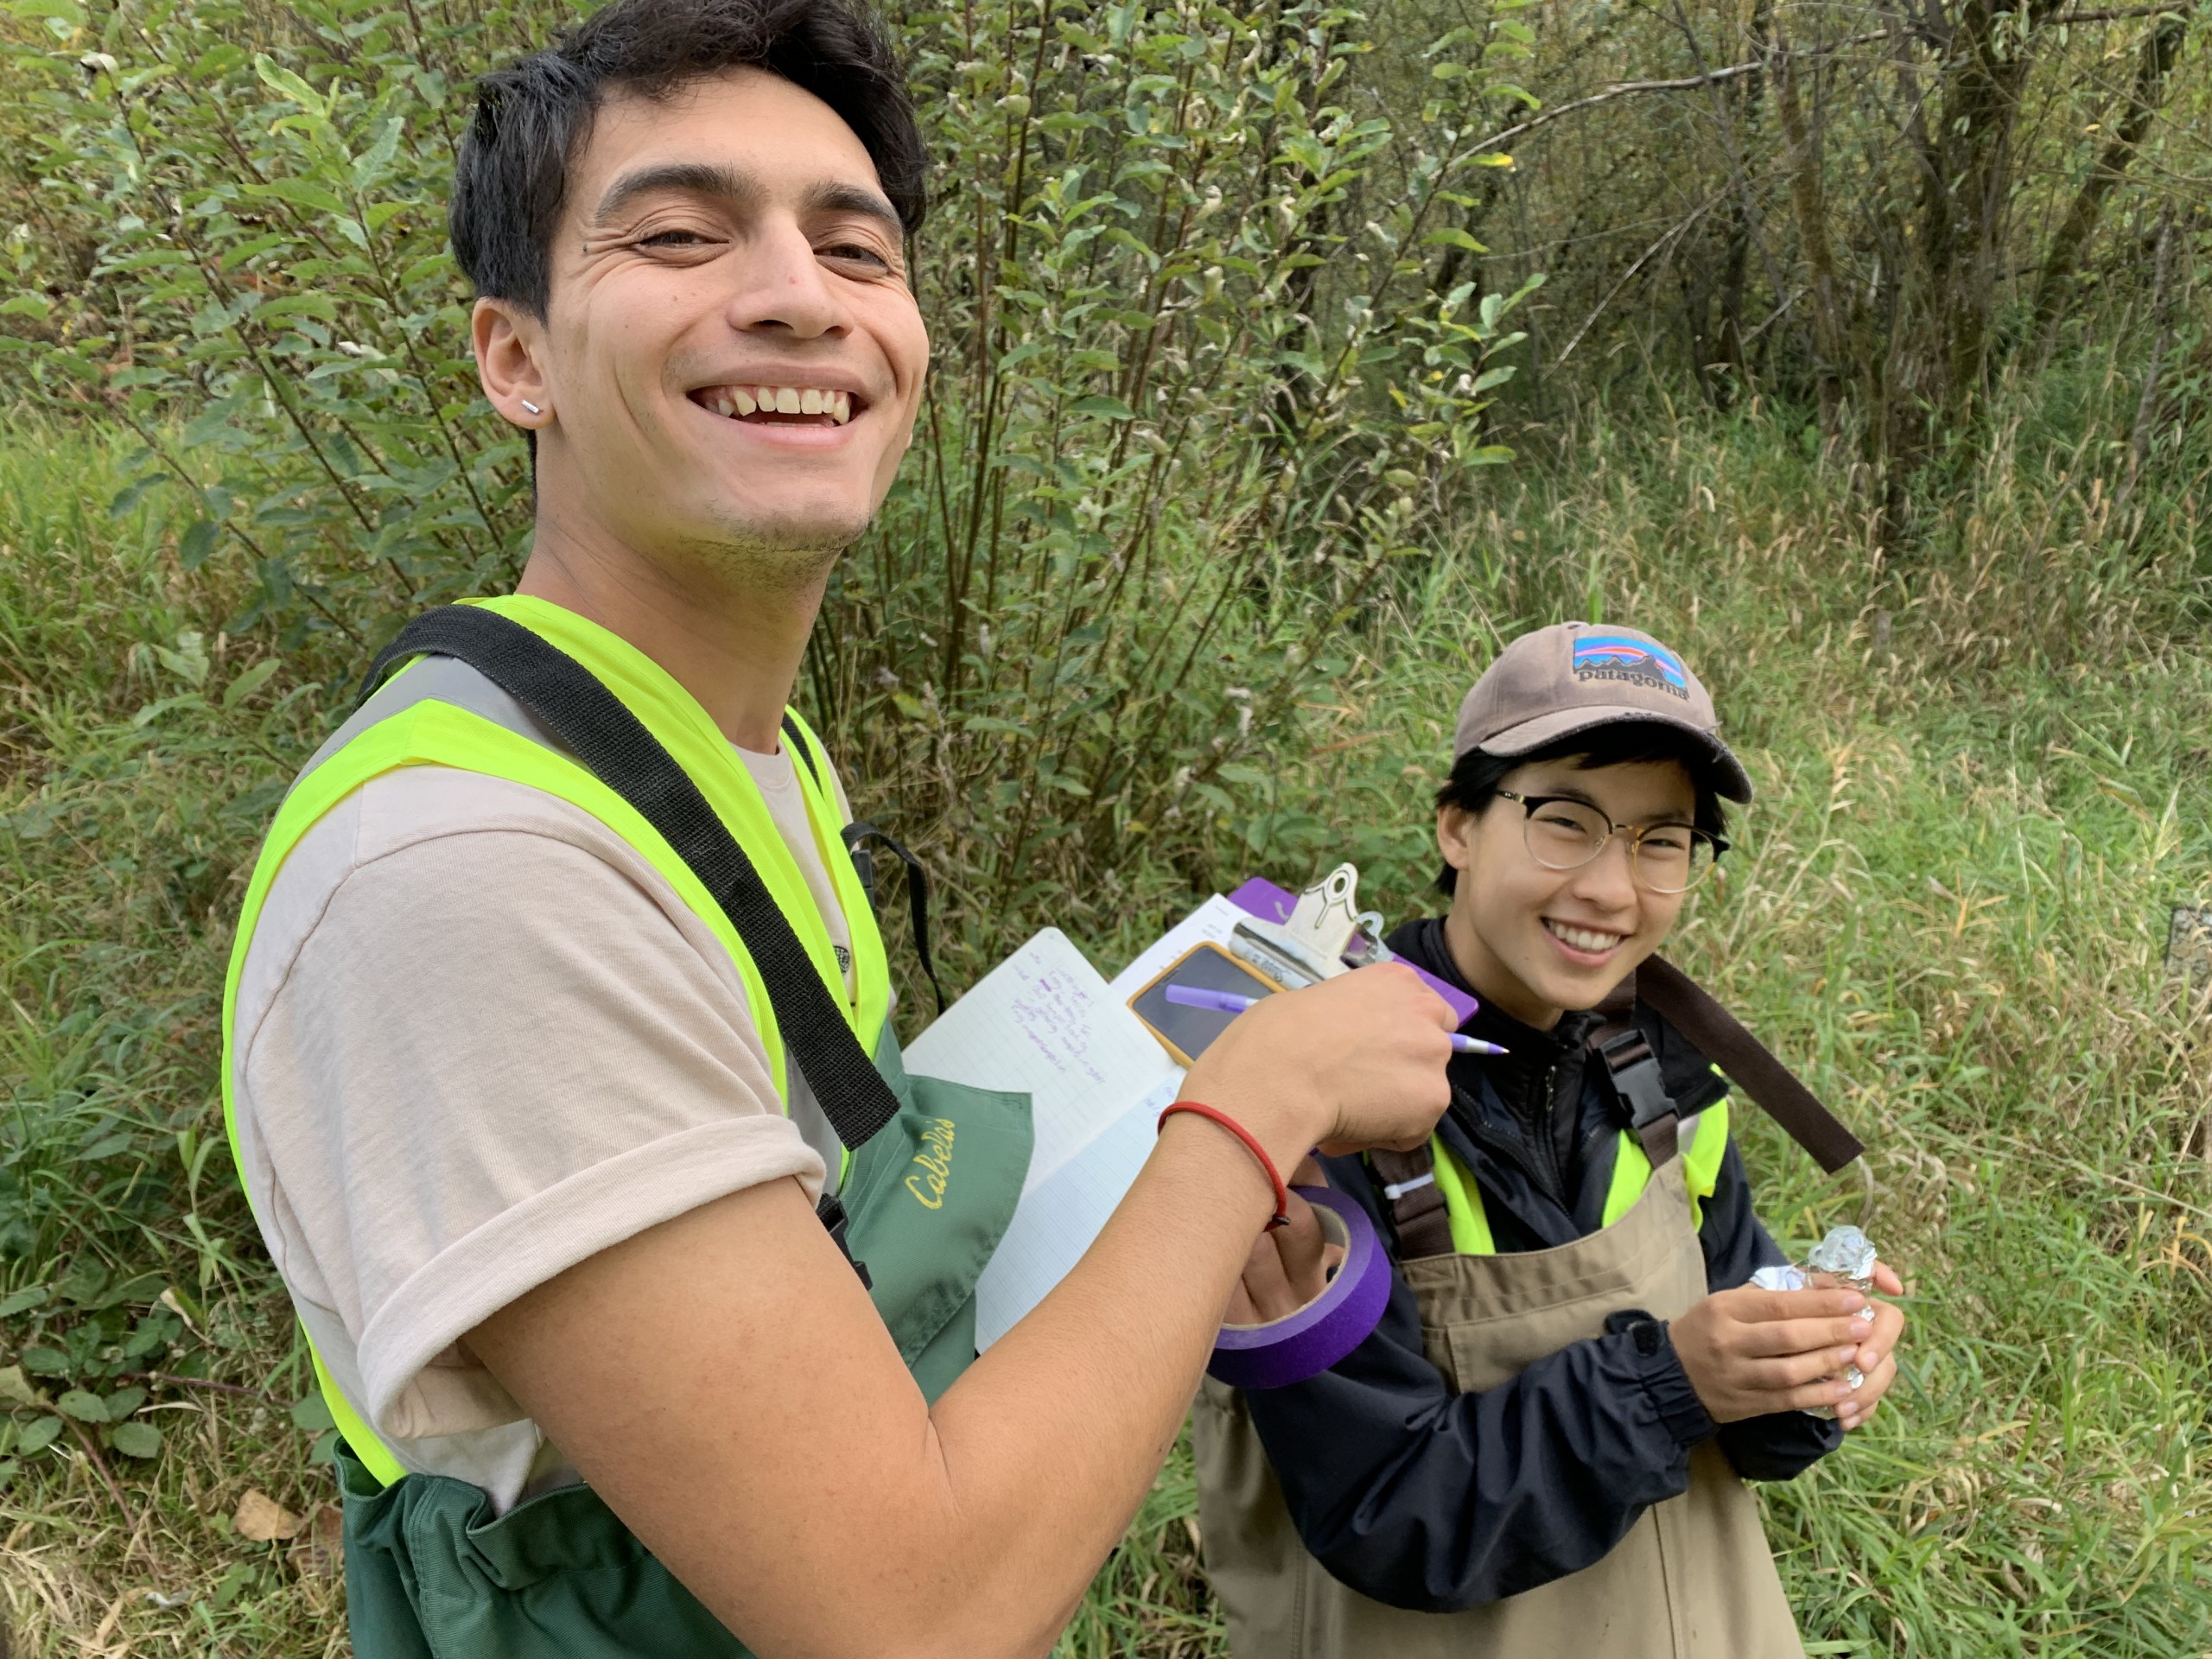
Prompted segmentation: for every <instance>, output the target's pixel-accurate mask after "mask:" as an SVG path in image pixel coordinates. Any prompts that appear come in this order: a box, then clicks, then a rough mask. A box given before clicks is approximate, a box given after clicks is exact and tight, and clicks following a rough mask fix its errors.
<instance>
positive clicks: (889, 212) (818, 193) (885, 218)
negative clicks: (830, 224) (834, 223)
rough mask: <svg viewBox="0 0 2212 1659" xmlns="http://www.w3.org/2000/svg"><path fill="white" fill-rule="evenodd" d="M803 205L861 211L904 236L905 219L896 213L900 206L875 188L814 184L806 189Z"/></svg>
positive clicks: (810, 209)
mask: <svg viewBox="0 0 2212 1659" xmlns="http://www.w3.org/2000/svg"><path fill="white" fill-rule="evenodd" d="M802 205H803V206H804V207H805V208H806V210H807V211H808V212H809V213H862V214H865V215H866V216H867V217H868V218H870V219H879V220H880V221H881V222H882V224H883V226H884V228H885V229H887V230H888V231H889V232H891V233H892V234H893V236H896V237H899V238H901V239H904V238H905V237H906V221H905V220H904V219H900V218H899V210H898V209H897V208H896V207H893V206H892V205H891V204H890V202H888V201H887V200H885V199H884V198H883V197H882V196H881V195H880V194H878V193H877V192H875V191H874V190H868V189H863V188H861V186H859V185H857V184H836V183H823V184H817V185H816V186H815V187H814V188H811V189H810V190H809V191H808V192H807V193H806V195H805V198H804V202H803V204H802Z"/></svg>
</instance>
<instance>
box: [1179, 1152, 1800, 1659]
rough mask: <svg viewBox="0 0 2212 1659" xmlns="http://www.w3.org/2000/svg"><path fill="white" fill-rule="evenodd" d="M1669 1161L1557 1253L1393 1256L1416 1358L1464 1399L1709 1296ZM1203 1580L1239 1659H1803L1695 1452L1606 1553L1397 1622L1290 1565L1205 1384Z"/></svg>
mask: <svg viewBox="0 0 2212 1659" xmlns="http://www.w3.org/2000/svg"><path fill="white" fill-rule="evenodd" d="M1683 1165H1684V1160H1682V1159H1680V1158H1673V1159H1669V1160H1667V1161H1666V1162H1665V1163H1663V1164H1662V1166H1660V1167H1659V1168H1658V1169H1656V1170H1655V1171H1653V1173H1652V1174H1651V1177H1650V1179H1649V1180H1648V1181H1646V1182H1645V1183H1644V1185H1643V1193H1642V1196H1641V1197H1639V1198H1637V1200H1636V1202H1635V1203H1634V1205H1632V1206H1631V1207H1630V1209H1629V1210H1628V1211H1627V1213H1626V1214H1625V1215H1624V1216H1623V1217H1621V1218H1620V1219H1619V1220H1618V1221H1616V1222H1614V1223H1613V1224H1611V1225H1610V1226H1607V1227H1605V1228H1603V1229H1601V1230H1599V1231H1597V1232H1594V1233H1592V1234H1590V1235H1588V1236H1586V1237H1583V1238H1579V1239H1577V1240H1575V1241H1574V1243H1571V1244H1564V1245H1561V1246H1560V1247H1559V1248H1558V1249H1549V1250H1535V1251H1530V1252H1527V1253H1524V1254H1515V1255H1466V1254H1462V1253H1459V1252H1457V1251H1453V1252H1450V1253H1447V1254H1444V1255H1428V1256H1423V1257H1420V1258H1417V1259H1415V1260H1413V1261H1410V1262H1405V1263H1403V1264H1402V1271H1403V1273H1404V1274H1405V1276H1406V1281H1407V1282H1408V1285H1409V1286H1410V1287H1411V1288H1412V1290H1413V1293H1414V1298H1415V1300H1417V1301H1418V1302H1419V1303H1420V1305H1421V1334H1422V1338H1423V1342H1424V1344H1425V1346H1426V1347H1427V1354H1428V1358H1429V1361H1430V1363H1432V1364H1433V1365H1434V1366H1436V1368H1437V1369H1438V1370H1440V1371H1441V1372H1443V1374H1444V1377H1445V1381H1446V1384H1447V1386H1449V1387H1451V1388H1452V1389H1457V1390H1459V1391H1461V1392H1475V1391H1479V1390H1481V1389H1492V1388H1496V1387H1497V1386H1498V1385H1499V1384H1500V1383H1504V1382H1506V1381H1507V1380H1508V1379H1510V1377H1512V1376H1515V1375H1516V1373H1517V1372H1519V1371H1520V1370H1522V1369H1523V1368H1525V1367H1526V1366H1528V1365H1529V1364H1530V1363H1533V1362H1534V1361H1535V1360H1538V1359H1541V1358H1542V1357H1544V1356H1545V1355H1547V1354H1552V1353H1556V1352H1557V1351H1559V1350H1560V1349H1561V1348H1564V1347H1565V1346H1567V1344H1569V1343H1573V1342H1580V1341H1584V1340H1586V1339H1588V1338H1595V1337H1599V1336H1602V1335H1603V1334H1605V1319H1606V1316H1607V1315H1608V1314H1611V1313H1617V1312H1620V1311H1623V1310H1625V1309H1630V1308H1639V1309H1643V1310H1644V1311H1645V1312H1648V1313H1650V1314H1651V1315H1652V1316H1653V1317H1655V1318H1656V1319H1679V1318H1680V1317H1681V1315H1682V1314H1684V1313H1688V1311H1689V1309H1690V1308H1691V1306H1693V1305H1694V1304H1695V1303H1696V1302H1698V1301H1699V1300H1702V1298H1703V1297H1704V1295H1705V1294H1706V1281H1705V1255H1704V1252H1703V1250H1702V1249H1700V1246H1699V1243H1698V1236H1697V1230H1696V1228H1695V1226H1694V1224H1692V1220H1691V1215H1690V1203H1689V1193H1688V1189H1687V1187H1686V1186H1685V1185H1684V1175H1683ZM1192 1439H1193V1440H1194V1442H1195V1444H1196V1447H1197V1452H1198V1491H1199V1518H1200V1522H1201V1525H1202V1529H1203V1536H1204V1539H1205V1559H1206V1569H1207V1573H1208V1574H1209V1576H1210V1577H1211V1579H1212V1580H1213V1584H1214V1589H1215V1592H1216V1593H1217V1595H1218V1596H1219V1597H1220V1599H1221V1603H1222V1606H1223V1608H1224V1611H1225V1612H1226V1613H1227V1615H1228V1618H1229V1632H1230V1648H1231V1650H1232V1651H1233V1652H1234V1654H1235V1656H1236V1659H1368V1656H1385V1655H1387V1656H1389V1659H1554V1656H1559V1659H1569V1656H1571V1659H1692V1656H1694V1659H1801V1656H1802V1654H1803V1651H1804V1649H1803V1647H1802V1644H1801V1643H1800V1642H1799V1640H1798V1637H1797V1629H1796V1621H1795V1620H1794V1619H1793V1618H1792V1617H1791V1615H1790V1611H1789V1602H1788V1601H1787V1600H1786V1599H1784V1598H1783V1592H1782V1585H1781V1581H1780V1580H1779V1578H1778V1577H1777V1574H1776V1572H1775V1567H1774V1558H1773V1556H1772V1555H1771V1554H1770V1553H1769V1551H1768V1549H1767V1544H1766V1537H1765V1535H1764V1531H1763V1530H1762V1529H1761V1527H1760V1523H1759V1512H1758V1500H1757V1499H1756V1498H1754V1497H1752V1495H1751V1491H1750V1490H1749V1489H1748V1488H1746V1487H1745V1484H1744V1483H1743V1482H1742V1481H1741V1480H1739V1479H1738V1478H1737V1476H1736V1472H1735V1471H1734V1470H1733V1469H1732V1468H1730V1467H1729V1465H1728V1462H1727V1459H1726V1458H1725V1457H1724V1456H1723V1455H1722V1453H1721V1452H1720V1451H1719V1448H1718V1447H1717V1446H1714V1445H1713V1444H1712V1443H1711V1442H1710V1441H1708V1442H1707V1443H1706V1444H1705V1445H1703V1446H1699V1447H1698V1448H1697V1450H1696V1451H1695V1452H1693V1453H1692V1454H1691V1457H1690V1487H1689V1491H1687V1492H1685V1493H1683V1494H1682V1495H1681V1497H1675V1498H1670V1499H1669V1500H1668V1501H1666V1502H1665V1503H1657V1504H1654V1505H1653V1506H1652V1507H1651V1508H1650V1509H1649V1510H1645V1511H1644V1513H1643V1515H1642V1516H1640V1517H1639V1518H1638V1519H1637V1522H1636V1524H1635V1525H1634V1526H1633V1527H1631V1528H1630V1529H1629V1532H1628V1535H1627V1536H1625V1537H1624V1538H1623V1539H1622V1540H1621V1541H1620V1542H1619V1543H1618V1544H1617V1545H1615V1546H1614V1548H1612V1549H1611V1551H1610V1552H1609V1553H1608V1554H1606V1555H1605V1559H1604V1560H1600V1561H1599V1562H1598V1563H1597V1564H1596V1565H1595V1566H1593V1567H1587V1568H1585V1569H1584V1570H1583V1571H1582V1572H1580V1573H1571V1574H1569V1575H1568V1576H1567V1577H1566V1578H1563V1579H1560V1580H1556V1581H1555V1582H1554V1583H1551V1584H1548V1585H1546V1586H1542V1587H1541V1588H1539V1589H1535V1590H1531V1591H1529V1592H1525V1593H1523V1594H1521V1595H1517V1596H1509V1597H1506V1598H1505V1599H1503V1600H1501V1601H1497V1602H1492V1603H1491V1604H1490V1605H1486V1606H1483V1607H1478V1608H1475V1609H1472V1610H1471V1611H1467V1612H1463V1613H1420V1612H1408V1611H1404V1610H1402V1609H1400V1608H1395V1607H1389V1606H1386V1605H1383V1603H1381V1602H1379V1601H1374V1600H1370V1599H1369V1598H1367V1597H1365V1596H1363V1595H1360V1594H1359V1593H1358V1592H1356V1591H1353V1590H1350V1589H1347V1588H1346V1587H1345V1586H1344V1585H1342V1584H1339V1583H1338V1581H1337V1580H1334V1579H1332V1578H1331V1577H1330V1576H1329V1573H1328V1571H1327V1569H1325V1567H1322V1566H1321V1564H1320V1563H1319V1561H1317V1560H1314V1559H1313V1556H1311V1555H1310V1554H1307V1553H1306V1548H1305V1546H1304V1545H1303V1544H1302V1543H1301V1542H1300V1541H1299V1536H1298V1532H1297V1529H1296V1528H1295V1527H1294V1525H1293V1524H1292V1522H1291V1519H1290V1514H1289V1511H1288V1510H1287V1509H1286V1508H1285V1506H1284V1503H1283V1499H1282V1492H1281V1488H1280V1487H1279V1486H1278V1485H1277V1484H1276V1483H1275V1477H1274V1470H1273V1469H1271V1468H1270V1467H1269V1466H1268V1458H1267V1453H1266V1452H1265V1450H1264V1449H1263V1448H1262V1446H1261V1444H1260V1437H1259V1435H1258V1433H1257V1432H1256V1431H1255V1429H1254V1428H1253V1427H1252V1421H1251V1417H1250V1414H1249V1412H1248V1411H1247V1410H1246V1408H1245V1405H1244V1400H1243V1395H1240V1394H1237V1393H1236V1391H1234V1390H1233V1389H1225V1388H1223V1387H1222V1386H1221V1385H1220V1384H1218V1383H1215V1382H1213V1381H1211V1379H1209V1380H1208V1381H1207V1383H1206V1384H1205V1389H1204V1390H1203V1391H1202V1392H1201V1394H1200V1395H1199V1398H1198V1405H1197V1407H1196V1408H1195V1411H1194V1414H1193V1417H1192Z"/></svg>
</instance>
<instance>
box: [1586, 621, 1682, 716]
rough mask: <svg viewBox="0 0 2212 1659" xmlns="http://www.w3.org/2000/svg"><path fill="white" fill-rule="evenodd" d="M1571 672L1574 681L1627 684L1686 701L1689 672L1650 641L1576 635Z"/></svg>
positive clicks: (1616, 635) (1617, 635)
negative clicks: (1634, 684)
mask: <svg viewBox="0 0 2212 1659" xmlns="http://www.w3.org/2000/svg"><path fill="white" fill-rule="evenodd" d="M1573 668H1574V677H1575V678H1576V679H1578V680H1627V681H1630V682H1632V683H1637V684H1640V685H1649V686H1652V687H1654V688H1656V689H1657V690H1662V691H1667V692H1671V693H1672V694H1673V695H1674V696H1677V697H1680V698H1681V699H1682V700H1683V701H1684V702H1688V701H1689V695H1690V682H1689V671H1688V670H1687V669H1685V668H1684V667H1683V666H1682V659H1681V658H1679V657H1677V656H1675V653H1674V652H1671V651H1669V650H1668V649H1667V647H1666V646H1664V645H1661V644H1659V643H1658V642H1657V641H1656V640H1654V639H1630V637H1629V636H1628V635H1626V634H1622V633H1585V634H1579V635H1577V637H1576V639H1575V641H1574V661H1573Z"/></svg>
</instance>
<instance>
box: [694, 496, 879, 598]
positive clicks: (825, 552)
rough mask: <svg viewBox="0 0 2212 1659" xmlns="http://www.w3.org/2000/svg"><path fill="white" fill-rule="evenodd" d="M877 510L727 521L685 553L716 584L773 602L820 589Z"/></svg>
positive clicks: (864, 531) (871, 522)
mask: <svg viewBox="0 0 2212 1659" xmlns="http://www.w3.org/2000/svg"><path fill="white" fill-rule="evenodd" d="M874 521H875V515H874V512H873V511H871V512H866V513H862V514H858V515H855V517H853V518H849V519H847V520H845V521H842V522H840V521H837V520H836V519H832V518H785V519H780V520H770V521H766V522H763V521H761V520H759V519H753V520H750V521H747V522H745V523H735V522H731V521H728V520H725V521H723V522H722V523H721V524H718V525H717V526H716V527H715V533H714V534H712V535H710V536H702V537H697V538H696V539H695V540H694V541H693V542H692V543H691V544H690V546H689V547H688V548H686V549H685V550H684V553H685V556H686V557H687V558H688V559H690V561H691V562H693V563H696V565H697V566H698V567H699V568H700V569H702V571H705V572H708V573H709V574H710V575H712V576H713V578H714V580H715V582H716V584H717V585H719V586H721V587H723V588H732V589H736V590H739V591H741V592H745V593H750V594H759V595H760V597H761V598H763V599H766V600H770V601H775V600H779V599H797V598H801V597H804V596H806V595H809V594H819V593H820V592H821V591H822V588H823V584H824V583H825V582H827V581H828V579H829V569H830V567H831V566H833V565H835V564H836V563H837V558H838V556H839V555H840V554H842V553H843V552H844V550H846V549H847V548H849V547H850V546H851V545H852V544H853V543H855V542H857V541H858V540H860V538H861V537H862V536H864V535H866V534H867V533H868V528H869V526H870V525H872V524H874Z"/></svg>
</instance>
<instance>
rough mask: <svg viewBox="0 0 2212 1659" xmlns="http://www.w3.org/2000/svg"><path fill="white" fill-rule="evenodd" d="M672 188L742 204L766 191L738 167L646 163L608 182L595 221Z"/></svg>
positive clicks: (601, 221) (601, 222)
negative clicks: (651, 164) (656, 165)
mask: <svg viewBox="0 0 2212 1659" xmlns="http://www.w3.org/2000/svg"><path fill="white" fill-rule="evenodd" d="M670 191H673V192H680V193H682V194H686V195H694V196H719V197H721V199H722V200H725V201H728V202H729V203H731V204H733V205H734V206H736V207H752V206H753V205H754V204H755V203H757V202H759V201H760V198H761V197H762V195H763V194H766V193H765V192H763V191H762V189H761V188H760V181H758V180H756V179H753V178H751V177H749V176H747V175H745V174H743V173H740V172H738V171H737V170H736V169H735V168H728V167H718V166H715V165H714V164H713V163H711V162H664V163H663V164H661V165H660V166H658V167H642V168H639V169H638V170H637V171H636V172H634V173H625V174H623V175H622V176H621V177H620V178H618V179H616V180H615V181H614V182H613V184H610V185H608V186H607V194H605V195H603V196H601V198H600V199H599V206H598V207H596V208H595V209H594V210H593V213H592V223H594V225H604V224H605V223H607V220H608V219H613V217H614V216H615V215H616V214H617V213H620V212H621V211H622V210H623V209H624V208H625V207H628V206H629V205H630V204H631V203H632V202H633V201H635V200H638V198H639V197H640V196H651V195H658V194H662V193H663V192H670Z"/></svg>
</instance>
